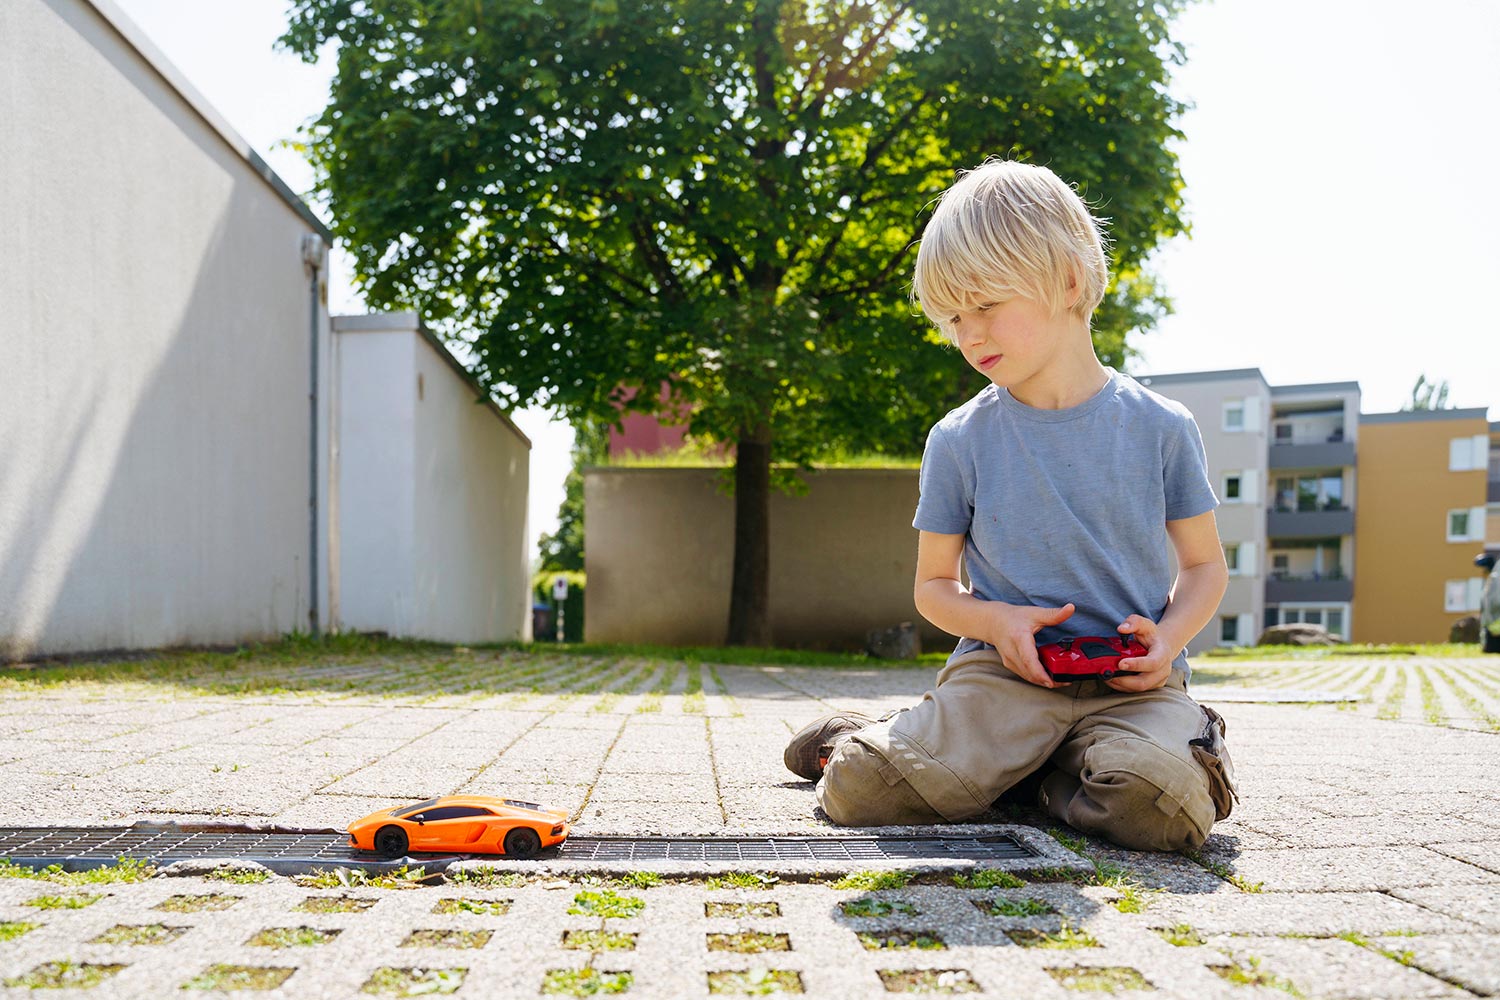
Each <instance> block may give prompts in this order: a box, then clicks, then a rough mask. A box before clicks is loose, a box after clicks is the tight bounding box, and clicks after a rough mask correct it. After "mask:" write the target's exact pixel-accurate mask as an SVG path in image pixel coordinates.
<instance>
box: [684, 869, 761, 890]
mask: <svg viewBox="0 0 1500 1000" xmlns="http://www.w3.org/2000/svg"><path fill="white" fill-rule="evenodd" d="M778 881H780V880H779V879H778V878H777V877H776V876H775V875H770V874H767V873H766V872H730V873H729V874H727V875H710V876H709V877H708V878H706V879H704V880H703V887H704V888H705V889H769V888H771V887H772V886H773V885H775V884H776V883H777V882H778Z"/></svg>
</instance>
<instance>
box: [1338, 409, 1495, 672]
mask: <svg viewBox="0 0 1500 1000" xmlns="http://www.w3.org/2000/svg"><path fill="white" fill-rule="evenodd" d="M1489 455H1490V429H1489V424H1488V423H1487V422H1486V420H1485V411H1484V410H1482V409H1471V410H1423V411H1417V412H1411V413H1378V414H1366V415H1365V416H1364V417H1363V434H1362V437H1361V442H1360V449H1359V491H1360V503H1359V508H1358V516H1357V523H1356V529H1357V532H1358V535H1359V539H1360V556H1359V563H1358V566H1357V570H1356V573H1355V579H1354V584H1355V591H1356V593H1357V594H1358V595H1359V616H1358V618H1357V620H1356V621H1355V629H1354V639H1355V641H1357V642H1442V641H1444V640H1446V639H1447V637H1448V630H1449V627H1450V626H1451V625H1452V624H1453V622H1454V621H1456V620H1457V619H1459V618H1461V617H1463V616H1464V615H1468V614H1474V613H1475V612H1477V611H1478V609H1479V589H1480V583H1481V577H1480V575H1479V570H1478V569H1477V568H1476V567H1475V566H1474V557H1475V555H1477V554H1478V553H1479V552H1481V551H1483V549H1484V547H1485V541H1486V523H1487V521H1488V517H1487V512H1486V507H1487V499H1486V496H1487V487H1488V479H1489V473H1488V468H1489Z"/></svg>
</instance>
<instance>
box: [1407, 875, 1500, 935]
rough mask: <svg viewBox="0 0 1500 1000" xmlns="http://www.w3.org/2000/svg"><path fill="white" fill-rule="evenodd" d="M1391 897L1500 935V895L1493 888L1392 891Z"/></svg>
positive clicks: (1464, 886) (1460, 887)
mask: <svg viewBox="0 0 1500 1000" xmlns="http://www.w3.org/2000/svg"><path fill="white" fill-rule="evenodd" d="M1390 894H1391V895H1392V896H1394V897H1395V898H1397V899H1404V900H1408V901H1410V902H1413V903H1416V904H1417V905H1419V906H1423V907H1426V908H1427V909H1429V910H1434V911H1436V912H1438V913H1445V914H1447V915H1449V916H1451V917H1454V918H1457V919H1459V920H1466V921H1470V922H1472V923H1474V924H1476V925H1478V926H1480V927H1483V928H1486V929H1488V930H1492V931H1500V892H1496V891H1495V888H1494V887H1493V886H1489V885H1454V886H1439V887H1434V888H1430V889H1400V888H1396V889H1391V890H1390Z"/></svg>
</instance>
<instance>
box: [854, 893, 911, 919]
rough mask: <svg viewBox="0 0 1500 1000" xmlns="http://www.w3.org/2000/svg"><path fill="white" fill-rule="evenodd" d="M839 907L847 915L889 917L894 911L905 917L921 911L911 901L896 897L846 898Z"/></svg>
mask: <svg viewBox="0 0 1500 1000" xmlns="http://www.w3.org/2000/svg"><path fill="white" fill-rule="evenodd" d="M839 909H841V910H843V911H844V916H846V917H888V916H890V915H891V914H892V913H899V914H901V915H902V916H905V917H915V916H916V915H917V914H918V913H919V912H920V911H918V910H917V908H916V907H915V906H912V905H911V904H910V903H903V902H901V901H899V900H894V899H871V898H869V897H866V898H864V899H846V900H844V901H843V902H842V903H840V904H839Z"/></svg>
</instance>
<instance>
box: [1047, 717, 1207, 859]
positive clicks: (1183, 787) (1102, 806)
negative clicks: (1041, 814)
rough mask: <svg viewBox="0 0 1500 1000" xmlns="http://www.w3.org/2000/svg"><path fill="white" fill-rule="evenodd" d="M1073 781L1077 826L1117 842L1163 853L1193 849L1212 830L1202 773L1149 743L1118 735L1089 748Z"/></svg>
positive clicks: (1161, 748) (1180, 758)
mask: <svg viewBox="0 0 1500 1000" xmlns="http://www.w3.org/2000/svg"><path fill="white" fill-rule="evenodd" d="M1079 780H1080V782H1081V785H1082V787H1081V795H1080V796H1077V797H1075V800H1074V807H1075V808H1076V810H1077V811H1078V812H1079V813H1080V816H1079V818H1080V820H1083V821H1084V822H1086V823H1087V824H1088V826H1087V827H1081V828H1083V829H1089V832H1096V833H1099V834H1102V835H1104V836H1107V837H1108V838H1109V839H1110V840H1113V841H1114V842H1115V843H1117V844H1122V845H1124V846H1126V847H1133V848H1138V849H1153V850H1166V851H1173V850H1178V849H1181V848H1184V847H1198V846H1200V845H1201V844H1202V843H1203V841H1204V840H1206V839H1207V838H1208V832H1209V830H1210V829H1212V827H1213V823H1214V804H1213V801H1212V799H1211V798H1210V797H1209V792H1208V783H1207V775H1206V774H1204V772H1203V769H1202V768H1201V767H1199V766H1198V764H1197V763H1196V762H1194V761H1191V760H1185V759H1183V758H1182V757H1178V756H1176V755H1175V754H1173V753H1171V752H1170V751H1168V750H1166V749H1165V748H1163V747H1161V746H1159V745H1158V744H1156V743H1153V742H1151V741H1150V740H1146V739H1141V738H1139V737H1133V736H1122V737H1118V738H1115V739H1111V740H1105V741H1101V742H1099V743H1096V744H1094V745H1093V746H1092V747H1090V748H1089V749H1088V751H1087V753H1086V754H1085V755H1084V767H1083V771H1082V772H1081V773H1080V774H1079ZM1068 821H1069V822H1070V823H1073V825H1075V826H1078V825H1079V824H1078V823H1077V822H1074V820H1073V819H1072V818H1071V817H1070V818H1069V820H1068ZM1090 828H1091V829H1090Z"/></svg>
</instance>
